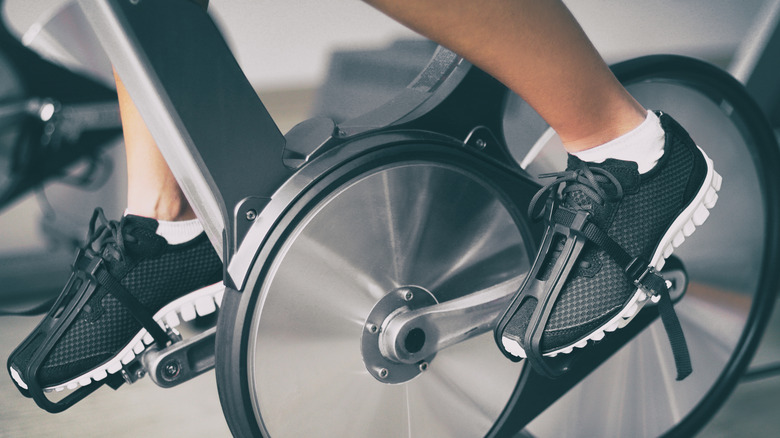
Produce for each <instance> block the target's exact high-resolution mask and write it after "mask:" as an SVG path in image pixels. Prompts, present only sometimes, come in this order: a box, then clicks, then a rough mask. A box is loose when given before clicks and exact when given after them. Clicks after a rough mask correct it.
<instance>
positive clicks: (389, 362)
mask: <svg viewBox="0 0 780 438" xmlns="http://www.w3.org/2000/svg"><path fill="white" fill-rule="evenodd" d="M437 303H438V301H437V300H436V297H435V296H434V295H433V294H432V293H430V292H428V291H427V290H425V289H423V288H421V287H417V286H402V287H400V288H398V289H396V290H393V291H390V292H388V293H387V295H385V296H384V297H382V299H380V300H379V301H377V303H376V305H375V306H374V308H373V309H371V312H370V313H369V314H368V318H366V323H365V324H364V325H363V334H362V336H361V339H360V352H361V354H362V355H363V363H365V365H366V370H367V371H368V372H369V373H370V374H371V375H372V376H374V377H375V378H376V379H378V380H380V381H382V382H387V383H403V382H406V381H407V380H410V379H412V378H414V377H416V376H417V375H418V374H420V373H421V372H422V371H423V370H422V369H421V367H420V365H422V364H423V363H428V362H430V361H431V360H433V355H435V354H436V352H435V351H433V352H431V353H428V354H427V355H425V356H423V355H418V357H419V359H417V360H413V361H404V360H400V359H399V358H398V355H397V353H396V351H395V350H396V349H395V345H388V344H387V342H383V339H384V338H386V334H387V331H388V322H389V321H393V319H394V317H395V316H396V315H399V314H407V313H410V312H414V311H416V310H419V309H422V308H426V309H427V308H431V307H433V306H435V305H436V304H437ZM418 333H419V332H418ZM397 334H398V333H397V332H396V333H395V334H394V335H393V336H392V338H393V339H394V340H395V339H396V336H397ZM405 334H407V333H405ZM420 336H421V337H420ZM416 339H418V340H419V341H422V342H423V343H424V342H425V333H420V335H419V336H418V337H417V338H416ZM401 342H403V340H402V341H401ZM418 362H419V363H418Z"/></svg>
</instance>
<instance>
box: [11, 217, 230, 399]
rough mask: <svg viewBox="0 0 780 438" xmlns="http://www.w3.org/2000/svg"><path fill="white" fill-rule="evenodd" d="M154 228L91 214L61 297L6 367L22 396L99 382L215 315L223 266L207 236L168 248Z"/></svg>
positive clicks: (127, 219) (140, 219)
mask: <svg viewBox="0 0 780 438" xmlns="http://www.w3.org/2000/svg"><path fill="white" fill-rule="evenodd" d="M98 221H99V222H100V225H99V226H97V228H96V225H98V224H97V222H98ZM157 226H158V223H157V221H155V220H154V219H149V218H143V217H139V216H132V215H128V216H125V217H123V218H122V220H121V221H119V222H117V221H110V222H109V221H107V220H106V218H105V216H104V215H103V212H102V210H101V209H97V210H95V213H94V214H93V216H92V220H91V221H90V226H89V238H88V243H87V244H86V246H85V247H84V248H83V249H82V250H81V251H79V254H78V255H77V257H76V261H75V263H74V265H73V272H72V274H71V276H70V279H69V281H68V283H67V284H66V286H65V288H64V289H63V291H62V293H61V294H60V297H59V298H58V299H57V302H56V303H55V305H54V307H53V308H52V309H51V310H50V311H49V313H48V314H47V316H46V317H45V318H44V320H43V321H42V322H41V323H40V324H39V325H38V327H36V329H35V330H34V331H33V332H32V334H30V335H29V336H28V337H27V339H25V341H24V342H23V343H22V344H21V345H20V346H19V347H17V348H16V350H15V351H14V352H13V353H12V354H11V357H10V358H9V360H8V369H9V372H10V374H11V377H12V378H13V381H14V383H15V384H16V385H17V387H18V388H19V390H20V391H21V392H22V394H24V395H26V396H30V393H29V388H28V383H29V382H31V380H32V379H37V380H36V383H37V385H36V386H37V387H39V388H42V389H43V390H44V391H47V392H48V391H61V390H64V389H76V388H78V387H79V386H86V385H89V384H90V383H92V382H100V381H102V380H103V379H106V377H107V376H109V375H112V374H114V373H117V372H118V371H119V370H120V369H121V368H122V367H123V365H124V364H127V363H130V362H131V361H132V360H133V359H134V358H135V356H136V355H138V354H140V353H141V352H143V351H144V349H145V348H146V347H147V346H148V345H150V344H152V343H154V342H156V343H157V344H159V345H165V344H167V343H168V341H169V340H170V334H171V330H172V329H173V327H175V326H177V325H178V324H179V323H180V321H181V320H185V321H188V320H191V319H194V318H195V316H196V314H199V315H205V314H208V313H211V312H214V311H215V310H216V306H215V304H218V303H220V301H221V298H222V297H221V291H222V290H223V289H222V287H220V286H221V280H222V262H221V261H220V259H219V257H218V256H217V254H216V252H215V251H214V249H213V247H212V246H211V244H210V243H209V240H208V239H207V238H206V235H205V234H203V233H202V234H201V235H199V236H198V237H196V238H195V239H193V240H191V241H189V242H185V243H182V244H177V245H169V244H168V243H167V241H166V240H165V239H164V238H163V237H161V236H159V235H157V234H156V233H155V230H156V229H157Z"/></svg>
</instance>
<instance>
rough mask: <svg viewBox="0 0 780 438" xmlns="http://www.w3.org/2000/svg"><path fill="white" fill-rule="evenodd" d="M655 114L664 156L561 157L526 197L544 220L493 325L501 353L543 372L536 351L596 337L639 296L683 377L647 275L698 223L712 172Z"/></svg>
mask: <svg viewBox="0 0 780 438" xmlns="http://www.w3.org/2000/svg"><path fill="white" fill-rule="evenodd" d="M660 119H661V125H662V127H663V129H664V131H665V132H666V140H665V145H664V155H663V156H662V157H661V159H660V160H659V161H658V163H657V164H656V166H655V167H654V168H653V169H652V170H650V171H649V172H647V173H644V174H639V172H638V171H637V164H636V163H634V162H630V161H620V160H615V159H609V160H606V161H605V162H603V163H599V164H594V163H586V162H583V161H581V160H579V159H578V158H576V157H574V156H571V155H570V156H569V161H568V166H567V169H566V171H564V172H560V173H557V174H552V176H555V177H557V179H556V180H555V181H554V182H553V183H551V184H549V185H548V186H546V187H544V188H543V189H542V190H541V191H540V192H539V193H537V194H536V196H535V198H534V199H533V200H532V202H531V206H530V208H529V215H531V216H536V217H537V218H540V217H544V218H545V219H546V220H547V224H548V226H547V231H546V233H545V237H544V239H543V242H542V247H541V249H540V251H539V254H538V255H537V258H536V261H535V262H534V265H533V267H532V268H531V272H530V273H529V275H528V278H527V279H526V280H525V283H524V284H523V286H522V287H521V288H520V290H519V291H518V292H517V294H516V296H515V298H514V299H513V301H512V304H511V306H510V307H509V309H508V310H507V312H506V313H505V314H504V316H503V317H502V318H501V320H500V321H499V324H498V326H497V328H496V340H497V342H498V344H499V348H501V350H502V351H503V352H504V353H505V354H506V355H508V356H509V357H511V358H514V359H519V358H523V357H529V358H530V359H532V360H531V361H530V362H531V364H532V365H534V366H535V368H542V369H541V370H538V371H541V372H543V374H546V375H550V374H551V373H550V372H549V370H546V371H545V370H544V368H545V365H543V362H545V361H544V360H543V358H542V356H546V357H553V356H557V355H559V354H566V353H571V352H572V351H573V350H574V349H575V348H582V347H585V346H587V345H588V344H589V342H588V341H598V340H600V339H602V338H603V337H604V336H605V332H612V331H614V330H616V329H618V328H620V327H624V326H625V325H627V324H628V323H629V322H630V321H631V319H633V317H634V316H635V315H636V314H637V313H638V312H639V310H640V309H641V308H642V306H643V305H644V304H645V303H647V301H648V300H653V301H658V300H661V301H662V302H661V303H660V304H659V310H660V312H661V316H662V318H663V320H664V325H665V327H666V328H667V332H669V335H670V340H671V341H672V346H673V350H674V353H675V360H676V362H677V365H678V379H681V378H684V377H685V376H686V375H687V374H689V373H690V371H691V370H690V363H689V359H688V353H687V347H686V345H685V341H684V338H683V337H682V331H681V329H680V327H679V322H678V321H677V319H676V315H675V314H674V310H673V307H672V304H671V301H670V300H669V297H668V290H667V288H666V283H665V281H664V280H663V279H662V278H661V277H660V276H659V275H658V274H656V273H655V271H656V270H660V269H661V268H662V267H663V264H664V261H665V259H666V258H667V257H669V256H670V255H671V254H672V251H673V250H674V249H675V248H676V247H678V246H679V245H680V244H682V243H683V241H684V240H685V238H686V237H688V236H690V235H691V233H693V231H694V230H695V228H696V227H697V226H699V225H701V224H703V223H704V221H705V219H707V217H708V215H709V211H708V210H709V209H710V208H712V207H713V206H714V205H715V202H716V201H717V198H718V196H717V191H718V190H719V189H720V183H721V177H720V175H718V174H717V173H716V172H715V171H714V170H713V165H712V161H711V160H710V159H709V158H708V157H707V156H706V155H705V154H704V152H703V151H702V150H701V149H699V148H698V147H697V146H696V144H695V143H694V142H693V140H691V138H690V137H689V136H688V134H687V133H686V132H685V130H684V129H683V128H682V127H681V126H680V125H679V124H677V122H675V121H674V120H673V119H672V118H671V117H669V116H668V115H665V114H661V115H660ZM545 198H546V203H545V207H544V208H543V209H540V208H538V205H539V204H540V202H541V201H542V200H543V199H545ZM538 210H542V212H541V213H542V214H538V213H537V211H538ZM686 360H688V363H685V361H686Z"/></svg>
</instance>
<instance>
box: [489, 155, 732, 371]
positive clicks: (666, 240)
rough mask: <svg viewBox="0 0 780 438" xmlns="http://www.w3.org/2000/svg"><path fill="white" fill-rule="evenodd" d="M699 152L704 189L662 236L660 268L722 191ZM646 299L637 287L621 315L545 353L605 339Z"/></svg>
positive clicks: (517, 350)
mask: <svg viewBox="0 0 780 438" xmlns="http://www.w3.org/2000/svg"><path fill="white" fill-rule="evenodd" d="M697 147H698V146H697ZM699 151H700V152H701V153H702V155H703V156H704V160H705V162H706V163H707V175H706V176H705V178H704V182H703V183H702V186H701V189H699V193H697V194H696V196H695V197H694V198H693V200H692V201H691V203H690V204H689V205H688V206H687V207H686V208H685V210H683V211H682V213H680V215H679V216H677V219H675V220H674V222H672V225H671V226H670V227H669V229H668V230H667V231H666V233H665V234H664V236H663V238H661V241H660V243H659V244H658V246H657V248H656V250H655V252H654V253H653V257H652V259H650V265H651V266H653V267H654V268H655V269H656V270H658V271H660V270H661V268H663V266H664V263H666V259H667V258H668V257H669V256H671V255H672V253H673V252H674V249H675V248H677V247H679V246H680V245H682V243H683V242H684V241H685V239H686V238H687V237H690V235H691V234H693V232H694V231H695V230H696V227H698V226H701V225H702V224H704V222H705V221H706V220H707V218H708V217H709V215H710V209H712V208H713V207H714V206H715V203H716V202H717V201H718V191H719V190H720V186H721V182H722V180H723V179H722V178H721V176H720V175H719V174H718V173H717V172H715V169H714V167H713V164H712V160H710V158H709V157H708V156H707V154H705V153H704V151H702V150H701V148H699ZM650 299H651V300H652V301H653V302H657V301H658V297H657V296H655V297H652V298H650ZM647 301H648V296H647V294H645V292H644V291H642V290H641V289H637V290H636V292H635V293H634V296H633V297H631V299H630V300H629V301H628V304H626V305H625V306H624V307H623V310H621V311H620V312H618V314H617V315H615V316H614V317H612V318H611V319H610V320H609V321H608V322H607V323H606V324H604V325H602V326H601V327H599V328H597V329H596V330H594V331H592V332H591V333H589V334H588V335H587V336H585V337H583V338H582V339H580V340H579V341H577V342H575V343H574V344H570V345H567V346H565V347H561V348H558V349H556V350H553V351H550V352H547V353H544V356H547V357H555V356H557V355H559V354H568V353H571V352H572V351H574V349H575V348H583V347H585V346H586V345H588V341H600V340H601V339H603V338H604V336H605V334H606V333H609V332H614V331H615V330H617V329H619V328H623V327H625V326H626V325H628V323H629V322H631V320H632V319H634V317H635V316H636V315H637V314H638V313H639V310H641V309H642V307H643V306H644V305H645V304H647ZM501 344H502V345H503V346H504V349H505V350H506V351H507V352H509V353H511V354H512V355H513V356H515V357H518V358H525V357H526V354H525V350H524V349H523V347H521V346H520V343H519V342H517V341H515V340H514V339H511V338H508V337H506V336H502V337H501Z"/></svg>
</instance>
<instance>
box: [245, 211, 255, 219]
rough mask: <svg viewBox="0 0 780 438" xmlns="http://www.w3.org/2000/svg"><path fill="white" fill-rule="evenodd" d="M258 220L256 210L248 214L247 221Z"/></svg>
mask: <svg viewBox="0 0 780 438" xmlns="http://www.w3.org/2000/svg"><path fill="white" fill-rule="evenodd" d="M255 219H257V212H256V211H254V210H249V211H247V212H246V220H248V221H253V220H255Z"/></svg>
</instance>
